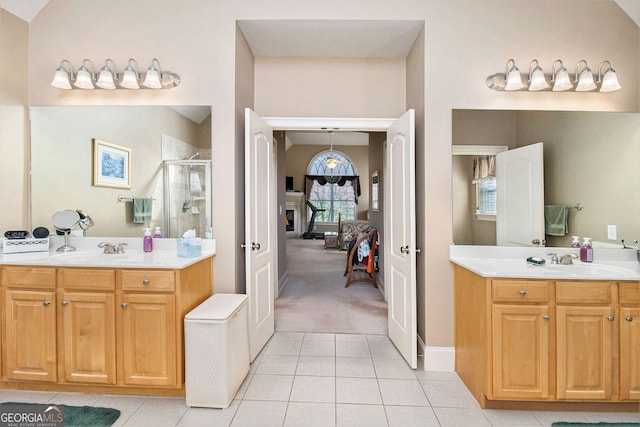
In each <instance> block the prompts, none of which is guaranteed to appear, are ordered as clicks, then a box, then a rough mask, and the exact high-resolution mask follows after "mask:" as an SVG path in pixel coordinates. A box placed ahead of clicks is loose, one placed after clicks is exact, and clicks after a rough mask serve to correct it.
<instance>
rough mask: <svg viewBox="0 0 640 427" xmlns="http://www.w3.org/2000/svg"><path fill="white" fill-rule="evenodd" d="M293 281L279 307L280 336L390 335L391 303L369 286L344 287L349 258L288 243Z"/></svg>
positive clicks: (317, 244) (314, 244)
mask: <svg viewBox="0 0 640 427" xmlns="http://www.w3.org/2000/svg"><path fill="white" fill-rule="evenodd" d="M286 244H287V272H288V274H289V281H288V284H287V286H286V287H285V289H284V291H283V292H282V294H281V295H280V297H279V298H278V299H277V300H276V302H275V322H276V325H275V327H276V331H287V332H325V333H349V334H378V335H386V334H387V303H386V302H385V301H384V298H383V296H382V294H381V292H380V289H376V288H374V287H373V286H372V285H370V284H367V283H354V284H352V285H351V286H349V287H348V288H345V287H344V284H345V277H344V276H343V274H344V268H345V265H346V260H347V252H346V251H339V250H337V249H324V241H322V240H303V239H287V241H286Z"/></svg>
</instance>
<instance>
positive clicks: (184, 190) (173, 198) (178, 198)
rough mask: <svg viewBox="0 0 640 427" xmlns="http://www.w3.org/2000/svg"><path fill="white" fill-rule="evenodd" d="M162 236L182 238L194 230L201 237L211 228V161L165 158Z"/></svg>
mask: <svg viewBox="0 0 640 427" xmlns="http://www.w3.org/2000/svg"><path fill="white" fill-rule="evenodd" d="M162 163H163V167H162V169H163V176H164V189H163V191H164V194H163V199H164V215H163V229H164V237H174V238H175V237H182V235H183V234H184V232H185V231H187V230H196V236H197V237H202V238H204V237H205V232H206V231H207V228H209V227H211V160H195V159H186V160H165V161H163V162H162Z"/></svg>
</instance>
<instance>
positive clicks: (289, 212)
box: [285, 191, 305, 239]
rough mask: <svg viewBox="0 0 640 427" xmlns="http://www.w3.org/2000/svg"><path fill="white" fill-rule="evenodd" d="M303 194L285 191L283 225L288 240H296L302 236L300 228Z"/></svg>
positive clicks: (302, 213) (302, 219) (302, 216)
mask: <svg viewBox="0 0 640 427" xmlns="http://www.w3.org/2000/svg"><path fill="white" fill-rule="evenodd" d="M303 205H304V194H302V193H301V192H297V191H287V192H286V197H285V224H286V234H287V238H288V239H293V238H298V237H300V234H302V229H301V228H300V226H301V225H302V224H303V223H304V215H305V211H304V210H303Z"/></svg>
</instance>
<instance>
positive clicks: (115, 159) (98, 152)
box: [93, 138, 131, 188]
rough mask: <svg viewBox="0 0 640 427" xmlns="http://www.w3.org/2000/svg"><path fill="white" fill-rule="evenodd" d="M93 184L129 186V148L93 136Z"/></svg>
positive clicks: (115, 186)
mask: <svg viewBox="0 0 640 427" xmlns="http://www.w3.org/2000/svg"><path fill="white" fill-rule="evenodd" d="M93 185H94V186H96V187H114V188H131V149H129V148H125V147H120V146H119V145H115V144H110V143H108V142H104V141H100V140H99V139H95V138H93Z"/></svg>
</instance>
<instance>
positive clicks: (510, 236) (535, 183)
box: [496, 142, 545, 246]
mask: <svg viewBox="0 0 640 427" xmlns="http://www.w3.org/2000/svg"><path fill="white" fill-rule="evenodd" d="M496 191H497V193H496V205H497V209H496V243H497V244H498V246H544V242H545V234H544V164H543V158H542V142H538V143H536V144H532V145H527V146H525V147H521V148H516V149H514V150H508V151H503V152H501V153H498V154H497V155H496Z"/></svg>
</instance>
